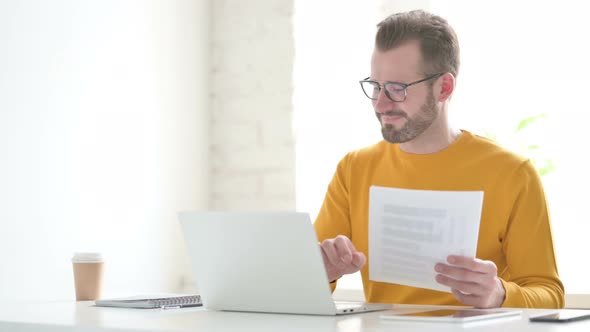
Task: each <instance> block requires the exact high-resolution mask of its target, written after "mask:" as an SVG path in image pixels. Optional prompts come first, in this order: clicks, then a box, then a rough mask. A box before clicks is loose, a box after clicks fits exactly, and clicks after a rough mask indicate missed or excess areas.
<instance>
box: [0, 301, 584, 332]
mask: <svg viewBox="0 0 590 332" xmlns="http://www.w3.org/2000/svg"><path fill="white" fill-rule="evenodd" d="M435 308H440V307H433V306H408V305H396V306H394V309H392V311H397V312H411V311H419V310H420V309H435ZM549 311H550V310H533V309H530V310H524V313H523V315H522V316H520V317H516V318H512V319H499V320H487V321H482V322H479V323H470V324H467V325H461V324H454V323H413V322H394V321H388V320H383V319H380V318H379V316H380V315H382V314H384V313H387V312H388V311H381V312H372V313H361V314H354V315H345V316H338V317H326V316H304V315H282V314H257V313H239V312H219V311H207V310H205V309H203V308H184V309H169V310H162V309H124V308H99V307H94V306H93V303H92V302H39V303H30V302H28V303H20V304H9V303H2V302H0V331H17V332H18V331H22V332H24V331H41V332H43V331H199V332H202V331H205V332H209V331H284V332H289V331H300V330H305V331H339V332H356V331H399V330H403V331H433V330H436V331H463V330H465V329H468V330H469V331H490V332H491V331H494V332H496V331H502V332H516V331H519V332H520V331H535V332H541V331H543V332H549V331H551V332H558V331H585V332H587V331H590V320H587V321H580V322H572V323H566V324H563V323H530V322H529V321H528V316H529V315H535V314H540V313H543V312H549Z"/></svg>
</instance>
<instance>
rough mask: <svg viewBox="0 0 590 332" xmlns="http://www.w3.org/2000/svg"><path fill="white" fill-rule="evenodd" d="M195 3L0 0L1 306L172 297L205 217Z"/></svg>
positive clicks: (202, 1) (203, 51) (203, 110)
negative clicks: (187, 230)
mask: <svg viewBox="0 0 590 332" xmlns="http://www.w3.org/2000/svg"><path fill="white" fill-rule="evenodd" d="M208 55H209V4H208V1H207V0H160V1H158V0H151V1H148V0H144V1H142V0H101V1H90V0H88V1H79V0H55V1H44V0H24V1H0V300H10V299H23V300H31V299H34V300H43V299H73V298H74V292H73V277H72V272H71V263H70V258H71V255H72V253H73V252H74V251H84V250H95V251H100V252H102V253H103V254H104V256H105V258H106V274H105V283H104V288H105V289H104V290H105V295H107V296H108V295H124V294H133V293H137V292H150V291H176V290H178V289H181V288H182V286H183V285H181V284H180V283H181V278H182V276H185V275H186V269H187V259H186V257H185V253H184V246H183V244H182V240H181V235H180V232H179V227H178V224H177V220H176V213H177V211H179V210H184V209H195V208H201V209H202V208H206V207H207V206H208V191H209V190H208V188H209V184H208V180H207V175H208V121H209V120H208V108H209V104H208V88H209V84H208V74H209V70H208V61H209V60H208Z"/></svg>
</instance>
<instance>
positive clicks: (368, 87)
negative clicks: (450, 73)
mask: <svg viewBox="0 0 590 332" xmlns="http://www.w3.org/2000/svg"><path fill="white" fill-rule="evenodd" d="M443 74H444V73H438V74H434V75H430V76H428V77H426V78H423V79H421V80H419V81H415V82H412V83H408V84H404V83H399V82H384V83H383V84H380V83H379V82H377V81H371V80H369V77H367V78H365V79H364V80H362V81H359V83H360V84H361V88H363V92H364V93H365V95H366V96H367V97H368V98H369V99H371V100H377V98H379V93H381V89H383V91H385V95H386V96H387V98H389V99H390V100H391V101H395V102H398V103H400V102H403V101H405V100H406V97H407V95H408V92H407V89H408V87H410V86H412V85H414V84H418V83H422V82H426V81H428V80H431V79H433V78H438V77H441V76H442V75H443Z"/></svg>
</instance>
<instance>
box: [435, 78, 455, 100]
mask: <svg viewBox="0 0 590 332" xmlns="http://www.w3.org/2000/svg"><path fill="white" fill-rule="evenodd" d="M440 79H441V85H440V94H439V96H438V101H439V102H444V101H447V100H448V99H449V98H451V95H453V91H455V76H453V74H451V73H445V74H444V75H443V76H441V77H440Z"/></svg>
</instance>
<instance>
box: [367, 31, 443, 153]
mask: <svg viewBox="0 0 590 332" xmlns="http://www.w3.org/2000/svg"><path fill="white" fill-rule="evenodd" d="M421 64H422V56H421V53H420V48H419V45H418V42H408V43H404V44H402V45H400V46H398V47H396V48H394V49H392V50H389V51H385V52H381V51H379V50H375V51H374V52H373V57H372V60H371V80H376V81H378V82H380V83H383V82H386V81H388V82H399V83H405V84H407V83H411V82H414V81H417V80H421V79H423V78H424V74H423V73H422V72H423V69H422V66H421ZM431 83H432V82H423V83H418V84H416V85H412V86H410V87H408V88H407V90H406V93H407V95H406V100H405V101H403V102H394V101H392V100H390V99H389V98H388V97H387V96H386V95H385V93H384V92H383V91H381V93H380V94H379V98H378V99H377V100H374V101H373V108H374V109H375V114H376V115H377V118H378V119H379V122H380V123H381V132H382V134H383V138H384V139H385V140H386V141H388V142H390V143H404V142H408V141H411V140H413V139H414V138H416V137H418V136H419V135H420V134H422V133H423V132H424V131H426V130H427V129H428V128H429V127H430V126H431V125H432V123H433V122H434V121H435V120H436V119H437V117H438V109H437V103H436V99H435V96H434V93H433V88H432V86H431V85H430V84H431Z"/></svg>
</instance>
